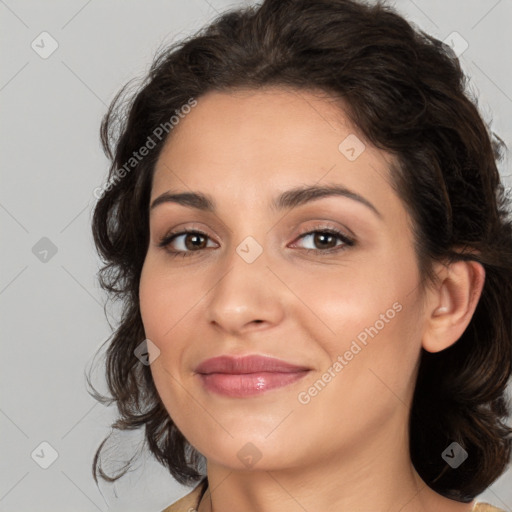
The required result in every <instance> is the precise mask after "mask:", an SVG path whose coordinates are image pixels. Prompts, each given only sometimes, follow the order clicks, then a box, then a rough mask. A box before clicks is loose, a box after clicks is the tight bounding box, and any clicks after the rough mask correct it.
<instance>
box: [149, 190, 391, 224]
mask: <svg viewBox="0 0 512 512" xmlns="http://www.w3.org/2000/svg"><path fill="white" fill-rule="evenodd" d="M332 196H342V197H346V198H348V199H352V200H354V201H358V202H359V203H361V204H363V205H365V206H366V207H368V208H369V209H370V210H372V211H373V213H374V214H375V215H376V216H377V217H379V218H380V219H382V214H381V213H380V212H379V210H377V208H376V207H375V206H374V205H373V204H372V203H371V202H370V201H368V200H367V199H366V198H364V197H363V196H361V195H359V194H358V193H356V192H354V191H352V190H350V189H348V188H346V187H344V186H342V185H327V186H317V185H312V186H305V187H296V188H293V189H290V190H286V191H285V192H283V193H281V194H280V195H279V196H278V197H277V198H274V199H273V200H272V202H271V204H270V206H271V207H272V208H273V209H274V210H276V211H281V210H285V209H291V208H296V207H298V206H301V205H303V204H306V203H309V202H311V201H315V200H317V199H321V198H324V197H332ZM163 203H175V204H180V205H182V206H188V207H190V208H196V209H198V210H202V211H206V212H212V213H213V212H215V211H216V206H215V201H214V200H213V199H212V198H211V197H210V196H209V195H207V194H201V193H199V192H180V193H173V192H171V191H168V192H164V193H163V194H162V195H160V196H158V197H157V198H156V199H155V200H154V201H153V202H152V203H151V207H150V210H153V209H154V208H156V207H157V206H158V205H160V204H163Z"/></svg>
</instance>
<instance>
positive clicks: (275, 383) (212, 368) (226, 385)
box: [195, 355, 310, 398]
mask: <svg viewBox="0 0 512 512" xmlns="http://www.w3.org/2000/svg"><path fill="white" fill-rule="evenodd" d="M195 371H196V374H197V375H198V377H199V379H200V380H201V383H202V385H203V386H204V388H205V389H206V390H208V391H211V392H213V393H216V394H219V395H223V396H228V397H233V398H235V397H237V398H243V397H249V396H256V395H261V394H263V393H266V392H267V391H270V390H273V389H278V388H282V387H285V386H288V385H291V384H293V383H294V382H297V381H298V380H300V379H302V378H303V377H304V376H305V375H307V374H308V373H309V372H310V368H307V367H305V366H299V365H295V364H291V363H288V362H286V361H283V360H280V359H275V358H271V357H266V356H259V355H251V356H245V357H232V356H220V357H216V358H212V359H207V360H206V361H203V362H202V363H201V364H200V365H199V366H198V367H197V368H196V370H195Z"/></svg>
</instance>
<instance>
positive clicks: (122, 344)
mask: <svg viewBox="0 0 512 512" xmlns="http://www.w3.org/2000/svg"><path fill="white" fill-rule="evenodd" d="M132 84H133V82H129V83H128V84H126V85H125V86H124V87H123V88H122V89H121V90H120V91H119V93H118V94H117V95H116V97H115V98H114V100H113V101H112V103H111V105H110V107H109V109H108V112H107V113H106V115H105V117H104V119H103V121H102V126H101V140H102V144H103V147H104V151H105V153H106V154H107V156H108V157H109V159H110V161H111V167H110V172H109V182H108V185H107V186H106V187H104V188H103V189H101V194H98V195H99V200H98V202H97V204H96V206H95V210H94V216H93V223H92V227H93V234H94V240H95V244H96V247H97V250H98V252H99V254H100V256H101V258H102V260H103V263H104V264H103V266H102V268H101V270H100V272H99V278H100V283H101V285H102V287H103V288H104V289H105V290H107V291H108V293H109V294H110V296H111V297H112V298H116V299H119V300H120V301H121V304H122V307H123V310H122V317H121V320H120V323H119V326H118V327H117V329H116V330H115V332H114V333H113V335H112V336H111V338H109V340H107V341H106V342H105V343H107V342H108V343H109V345H108V350H107V358H106V377H107V383H108V387H109V392H110V394H111V397H110V398H109V399H108V400H107V398H106V397H103V396H100V395H98V394H97V393H95V395H94V396H95V398H96V399H98V400H100V401H102V402H103V403H105V402H107V401H109V402H110V403H112V402H115V404H116V405H117V408H118V411H119V419H118V420H117V421H116V422H115V423H114V424H113V425H112V427H113V428H114V429H118V430H131V429H137V428H140V427H144V428H145V441H146V442H147V445H148V447H149V449H150V451H151V453H152V454H153V455H154V456H155V457H156V459H157V460H158V461H159V462H160V463H162V464H163V465H165V466H166V467H167V468H168V469H169V471H170V473H171V474H172V476H173V477H174V478H175V479H176V480H177V481H178V482H180V483H182V484H186V485H192V484H193V483H197V482H198V481H199V480H200V479H201V478H203V477H204V471H203V470H202V469H201V468H202V463H203V462H204V457H203V456H202V455H201V454H200V453H198V452H197V451H196V450H195V449H194V448H193V447H192V446H191V445H190V444H189V443H188V441H187V439H186V438H185V437H184V435H183V434H182V433H181V432H180V431H179V430H178V428H177V427H176V426H175V424H174V423H173V420H172V418H170V417H169V414H168V413H167V411H166V409H165V407H164V405H163V403H162V401H161V400H160V397H159V395H158V393H157V390H156V388H155V385H154V383H153V379H152V376H151V372H150V368H149V366H147V365H145V364H142V363H141V362H140V360H139V359H138V358H137V357H135V356H134V350H135V349H136V347H137V346H138V345H139V344H140V343H141V342H142V341H143V340H144V338H145V335H144V328H143V324H142V320H141V315H140V310H139V297H138V292H139V280H140V275H141V269H142V266H143V263H144V259H145V254H146V251H147V247H148V241H149V221H148V205H149V198H150V192H151V185H152V176H153V171H154V167H155V163H156V161H157V159H158V156H159V153H160V150H161V149H162V146H163V145H164V143H165V142H166V140H167V138H168V137H170V136H172V131H171V130H170V129H167V128H169V127H170V123H169V119H170V118H171V117H172V116H173V115H174V116H180V112H181V111H182V110H181V109H182V108H183V106H184V105H186V104H190V101H191V98H195V99H196V101H200V98H201V96H202V95H204V94H205V93H207V92H210V91H232V90H235V89H236V88H252V89H258V88H261V87H265V86H280V87H287V88H291V89H294V90H321V91H324V92H326V93H328V94H329V96H330V97H332V98H334V99H343V100H344V102H343V109H344V111H345V113H346V115H347V116H348V117H349V119H350V121H352V123H353V124H354V125H355V126H356V127H358V128H359V130H360V131H361V133H362V134H363V135H364V136H365V137H366V138H367V140H368V141H370V142H371V143H372V144H373V145H374V146H375V147H376V148H379V149H383V150H386V151H388V152H390V153H391V154H392V155H394V156H395V157H396V162H398V164H397V165H395V166H393V168H392V169H391V171H392V174H391V176H392V180H393V186H394V188H395V190H396V192H397V194H398V196H399V197H400V198H401V200H402V201H403V203H404V205H405V206H406V208H407V210H408V211H409V212H410V214H411V216H412V218H413V221H414V237H415V249H416V255H417V260H418V266H419V269H420V270H421V276H422V285H425V283H427V282H434V280H435V277H436V276H435V274H434V272H433V264H434V262H436V261H441V260H443V261H444V260H446V261H456V260H474V261H477V262H479V263H481V264H482V265H483V267H484V268H485V273H486V280H485V285H484V288H483V292H482V295H481V297H480V300H479V303H478V306H477V308H476V311H475V313H474V315H473V318H472V320H471V322H470V324H469V326H468V327H467V329H466V331H465V332H464V334H463V335H462V336H461V338H460V339H459V340H458V341H457V343H455V344H453V345H452V346H451V347H450V348H448V349H446V350H443V351H441V352H438V353H429V352H426V351H425V350H422V353H421V358H420V365H419V372H418V377H417V383H416V387H415V393H414V398H413V403H412V410H411V414H410V424H409V428H410V453H411V459H412V462H413V464H414V466H415V468H416V470H417V472H418V473H419V475H420V476H421V477H422V478H423V480H424V481H425V482H426V483H427V484H428V485H429V486H430V487H431V488H432V489H434V490H435V491H436V492H438V493H439V494H441V495H444V496H446V497H449V498H451V499H454V500H457V501H462V502H469V501H471V500H472V499H473V498H474V497H475V496H477V495H478V494H480V493H481V492H482V491H484V490H485V489H486V488H487V487H488V486H489V485H491V483H492V482H493V481H494V480H496V479H497V477H498V476H500V475H501V474H502V473H503V472H504V470H505V469H506V466H507V464H508V462H509V460H510V454H511V433H512V429H511V428H509V426H507V424H506V420H507V416H508V415H509V413H510V411H509V406H508V404H507V402H506V386H507V384H508V381H509V378H510V375H511V371H512V332H511V331H512V324H511V318H512V223H511V220H510V213H509V210H508V208H509V207H508V198H507V195H506V193H505V189H504V187H503V185H502V183H501V180H500V175H499V171H498V168H497V164H498V163H499V161H500V159H501V158H502V152H501V149H502V148H503V146H504V145H503V143H502V142H501V141H500V140H499V138H498V137H497V136H495V134H494V133H492V132H491V130H490V128H489V126H488V125H487V124H486V123H485V122H484V121H483V119H482V117H481V116H480V114H479V111H478V107H477V100H476V99H475V98H472V97H471V95H470V93H469V92H468V91H467V77H466V76H465V74H464V73H463V71H462V69H461V66H460V63H459V61H458V59H457V58H456V56H455V54H454V53H453V51H452V50H451V49H450V48H449V47H448V46H447V45H445V44H443V43H442V42H441V41H439V40H437V39H436V38H434V37H432V36H429V35H427V34H426V33H424V32H422V31H420V30H419V29H417V28H414V27H413V26H412V25H411V24H410V23H409V22H407V21H406V20H405V19H404V18H403V17H402V16H400V15H399V14H398V13H397V12H396V11H394V10H393V8H391V7H389V6H387V5H385V4H383V3H382V2H378V3H376V4H373V5H369V4H366V3H363V2H360V1H356V0H265V1H264V2H263V3H262V4H261V5H259V6H252V7H247V8H244V9H239V10H235V11H229V12H227V13H224V14H222V15H220V16H218V17H217V19H216V20H214V21H213V23H211V24H210V25H209V26H207V27H205V28H204V29H203V30H201V31H200V32H199V33H198V34H196V35H194V36H192V37H190V38H187V39H185V40H183V41H181V42H179V43H175V44H173V45H171V46H169V47H166V48H164V49H163V50H161V51H159V52H158V53H157V56H156V57H155V60H154V61H153V63H152V66H151V68H150V70H149V72H148V74H147V76H145V79H144V80H143V82H142V83H141V84H139V86H138V87H137V88H136V90H135V91H132V92H131V93H130V92H129V91H130V87H131V85H132ZM176 118H177V117H176ZM157 127H165V128H166V130H165V132H166V133H165V136H162V135H160V138H159V137H152V138H151V140H152V143H153V147H152V148H151V150H150V151H149V152H147V156H145V157H144V158H143V159H140V160H137V161H136V162H135V161H133V155H134V154H135V152H136V151H137V150H138V149H139V148H141V147H143V146H145V145H147V141H148V140H149V138H148V137H149V136H151V134H153V135H154V134H155V129H156V128H157ZM158 133H160V134H162V133H163V132H162V130H161V129H160V131H159V132H158ZM129 161H131V163H132V164H133V165H131V168H129V169H127V167H126V163H127V162H129ZM120 169H124V172H120ZM461 247H462V248H463V250H461V249H460V248H461ZM107 439H108V438H107ZM107 439H105V441H106V440H107ZM105 441H103V443H101V445H100V446H99V448H98V449H97V451H96V455H95V458H94V462H93V475H94V479H95V481H96V482H98V480H97V472H98V470H99V474H100V476H101V477H102V478H104V479H105V480H108V481H111V482H112V481H114V480H117V479H118V478H119V477H120V476H122V475H123V474H125V473H126V468H125V471H123V472H121V473H119V474H117V475H116V476H108V475H107V474H105V472H104V471H103V470H102V468H101V464H99V455H100V452H101V451H102V448H103V445H104V443H105ZM453 441H456V442H458V443H459V444H460V445H461V446H462V447H463V448H464V449H465V450H466V451H467V452H468V454H469V458H468V459H467V461H466V462H465V464H464V465H463V466H461V467H459V468H458V469H457V470H456V471H454V470H451V469H450V468H449V467H448V466H447V464H446V463H445V462H444V461H443V459H442V458H441V456H440V454H441V453H442V451H443V450H444V449H445V448H446V447H447V446H448V445H449V444H450V443H451V442H453ZM98 466H99V468H98Z"/></svg>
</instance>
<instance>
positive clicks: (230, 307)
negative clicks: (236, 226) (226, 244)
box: [208, 235, 281, 331]
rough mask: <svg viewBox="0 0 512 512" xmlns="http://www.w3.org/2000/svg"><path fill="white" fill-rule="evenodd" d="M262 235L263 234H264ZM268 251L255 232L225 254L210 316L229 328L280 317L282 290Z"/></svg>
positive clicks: (212, 293)
mask: <svg viewBox="0 0 512 512" xmlns="http://www.w3.org/2000/svg"><path fill="white" fill-rule="evenodd" d="M260 236H262V235H260ZM268 264H269V260H268V252H267V251H266V250H265V248H264V246H263V241H262V243H260V242H259V241H258V240H256V238H255V237H253V236H246V237H245V238H244V239H242V241H241V242H239V243H238V244H237V245H235V244H233V246H232V249H231V250H230V251H229V254H228V253H226V254H224V255H223V256H222V263H220V266H221V268H222V270H221V272H220V274H221V275H222V277H221V278H219V280H218V281H217V283H216V284H215V285H214V287H213V289H212V290H211V294H210V299H209V301H208V317H209V320H210V321H211V322H215V323H216V324H218V325H219V326H221V327H223V328H224V329H226V330H228V331H237V330H239V329H242V328H243V327H244V326H246V325H249V324H250V323H251V322H257V323H258V324H261V323H262V322H266V323H275V322H278V321H279V316H280V315H281V307H280V300H279V290H278V289H276V286H275V285H276V283H275V282H273V280H272V273H271V272H269V270H268Z"/></svg>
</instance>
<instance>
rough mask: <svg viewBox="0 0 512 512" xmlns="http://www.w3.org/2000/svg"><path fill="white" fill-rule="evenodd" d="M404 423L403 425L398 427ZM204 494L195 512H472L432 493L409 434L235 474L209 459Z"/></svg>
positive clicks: (461, 505) (470, 508)
mask: <svg viewBox="0 0 512 512" xmlns="http://www.w3.org/2000/svg"><path fill="white" fill-rule="evenodd" d="M402 424H403V423H402ZM207 475H208V483H209V486H208V490H207V491H206V493H205V495H204V496H203V499H202V500H201V504H200V506H199V510H198V512H231V511H238V510H243V511H244V512H297V511H300V510H322V511H324V512H340V511H353V510H372V511H375V512H386V511H389V510H400V512H431V511H432V510H436V512H470V511H471V510H472V508H473V503H469V504H467V503H466V504H464V503H459V502H456V501H453V500H450V499H448V498H445V497H443V496H441V495H440V494H438V493H436V492H435V491H433V490H432V489H431V488H430V487H428V486H427V485H426V483H425V482H424V481H423V480H422V479H421V478H420V476H419V475H418V473H417V472H416V470H415V469H414V467H413V466H412V463H411V461H410V456H409V450H408V436H407V432H406V431H405V432H400V431H399V430H398V431H397V430H395V431H394V433H393V435H392V436H386V435H385V432H381V436H380V437H378V436H375V438H374V440H373V442H370V443H367V444H366V445H365V448H364V451H362V450H361V449H360V448H359V447H358V446H353V447H352V448H351V449H347V448H346V447H345V448H343V447H341V448H340V449H338V450H335V449H333V450H332V451H331V452H330V453H329V454H326V455H323V456H322V457H319V458H318V459H317V460H315V461H314V462H313V463H310V464H307V465H300V466H299V465H296V464H294V465H293V467H287V468H283V467H282V465H280V466H279V467H278V468H274V467H272V466H267V467H262V468H260V469H256V468H253V469H252V470H236V469H233V468H228V467H225V466H222V465H220V464H216V463H213V462H211V461H208V465H207Z"/></svg>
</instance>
